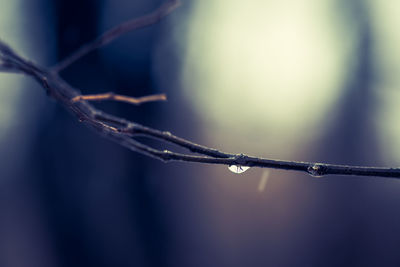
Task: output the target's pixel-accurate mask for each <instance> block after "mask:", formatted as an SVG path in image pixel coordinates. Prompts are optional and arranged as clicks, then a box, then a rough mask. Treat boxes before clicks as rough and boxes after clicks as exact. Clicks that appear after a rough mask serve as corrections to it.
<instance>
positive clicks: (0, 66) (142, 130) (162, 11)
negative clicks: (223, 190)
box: [0, 1, 400, 178]
mask: <svg viewBox="0 0 400 267" xmlns="http://www.w3.org/2000/svg"><path fill="white" fill-rule="evenodd" d="M176 3H177V2H176V1H170V2H167V3H166V4H164V5H163V6H162V7H160V8H159V9H157V10H156V11H155V12H154V13H152V14H150V15H147V16H145V17H142V18H139V19H137V20H133V21H131V22H130V23H128V24H124V25H125V26H122V27H116V28H115V29H120V30H115V32H114V33H110V32H113V31H109V32H108V33H106V34H104V35H103V37H100V38H99V39H97V40H102V41H101V42H99V44H100V45H98V44H96V45H93V43H92V46H91V48H85V49H86V50H85V49H84V50H80V51H84V52H79V51H78V52H77V53H76V54H74V55H77V56H73V57H71V58H70V59H67V61H63V62H62V64H61V65H59V66H61V67H59V68H56V69H46V68H44V67H41V66H38V65H36V64H35V63H32V62H30V61H28V60H25V59H23V58H22V57H20V56H19V55H18V54H17V53H15V52H14V51H13V50H12V49H10V48H9V47H8V46H7V45H6V44H4V43H3V42H1V41H0V71H11V72H14V71H16V72H19V73H23V74H25V75H29V76H31V77H33V78H34V79H35V80H36V81H37V82H38V83H39V84H41V85H42V87H43V88H44V89H45V90H46V91H47V93H48V95H49V96H50V97H52V98H54V99H55V100H56V101H58V102H59V103H60V104H62V105H63V106H64V107H65V108H66V110H68V111H69V112H70V113H72V114H74V115H75V116H76V117H77V118H78V119H79V121H80V122H82V123H83V124H85V125H86V126H88V127H90V128H92V129H93V130H94V131H96V132H97V133H98V134H100V135H103V136H104V137H106V138H108V139H110V140H112V141H114V142H115V143H117V144H119V145H121V146H124V147H127V148H128V149H130V150H133V151H136V152H138V153H141V154H144V155H147V156H150V157H153V158H156V159H159V160H162V161H184V162H197V163H207V164H220V165H228V166H229V165H238V166H249V167H261V168H275V169H282V170H292V171H300V172H306V173H308V174H310V175H312V176H317V177H319V176H323V175H329V174H336V175H358V176H377V177H392V178H400V169H399V168H379V167H364V166H346V165H335V164H325V163H312V162H298V161H285V160H274V159H266V158H259V157H253V156H248V155H244V154H231V153H226V152H221V151H218V150H217V149H213V148H209V147H206V146H202V145H199V144H196V143H194V142H191V141H189V140H186V139H183V138H181V137H177V136H175V135H173V134H171V133H170V132H166V131H160V130H157V129H153V128H150V127H146V126H143V125H140V124H137V123H135V122H131V121H128V120H126V119H123V118H119V117H116V116H113V115H111V114H107V113H105V112H103V111H101V110H98V109H96V108H95V107H94V106H92V105H91V104H90V103H89V102H88V101H103V100H115V101H122V102H128V103H131V104H140V103H143V102H148V101H157V100H164V99H163V97H165V95H155V96H147V97H144V98H132V97H128V96H121V95H115V94H113V93H107V94H97V95H86V96H84V95H81V93H80V92H79V91H78V90H77V89H75V88H73V87H72V86H71V85H69V84H68V83H67V82H65V81H64V80H63V79H62V78H61V77H60V76H59V75H58V73H57V71H58V70H61V69H62V68H63V67H66V66H68V65H69V64H71V63H72V62H73V61H75V60H76V59H78V58H79V57H81V56H83V55H85V54H86V53H88V52H90V51H91V50H93V49H95V48H98V47H100V46H101V45H103V44H105V43H106V41H107V42H109V41H111V40H113V39H114V38H116V37H118V36H120V35H121V34H122V33H125V32H126V31H127V29H129V30H132V29H135V28H139V27H144V26H147V25H150V24H152V23H154V22H155V21H157V20H159V19H160V18H161V17H163V16H165V15H166V14H167V13H169V12H170V11H172V9H174V8H175V5H176ZM127 25H128V26H127ZM143 25H144V26H143ZM121 32H122V33H121ZM104 36H106V37H104ZM107 36H108V37H107ZM102 38H105V39H104V40H103V39H102ZM94 43H95V42H94ZM85 51H86V52H85ZM138 135H140V136H144V137H148V138H155V139H157V140H160V141H162V142H168V143H172V144H175V145H177V146H180V147H183V148H185V149H187V150H189V151H190V152H193V153H197V154H199V155H194V154H190V153H188V154H185V153H176V152H173V151H168V150H159V149H155V148H152V147H150V146H148V145H146V144H143V143H141V142H139V141H137V140H136V139H135V137H137V136H138Z"/></svg>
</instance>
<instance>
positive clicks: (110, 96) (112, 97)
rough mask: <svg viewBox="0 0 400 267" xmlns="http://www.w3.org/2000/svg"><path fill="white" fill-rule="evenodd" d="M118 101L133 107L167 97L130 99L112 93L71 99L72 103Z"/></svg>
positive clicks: (79, 96) (149, 96)
mask: <svg viewBox="0 0 400 267" xmlns="http://www.w3.org/2000/svg"><path fill="white" fill-rule="evenodd" d="M84 100H85V101H106V100H111V101H118V102H125V103H128V104H133V105H140V104H143V103H148V102H154V101H166V100H167V96H166V95H165V94H156V95H147V96H142V97H131V96H125V95H117V94H115V93H113V92H109V93H104V94H93V95H78V96H75V97H73V98H72V99H71V101H72V102H79V101H84Z"/></svg>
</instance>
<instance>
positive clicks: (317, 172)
mask: <svg viewBox="0 0 400 267" xmlns="http://www.w3.org/2000/svg"><path fill="white" fill-rule="evenodd" d="M307 172H308V174H310V175H311V176H313V177H322V176H323V175H324V166H323V165H321V164H313V165H310V166H308V168H307Z"/></svg>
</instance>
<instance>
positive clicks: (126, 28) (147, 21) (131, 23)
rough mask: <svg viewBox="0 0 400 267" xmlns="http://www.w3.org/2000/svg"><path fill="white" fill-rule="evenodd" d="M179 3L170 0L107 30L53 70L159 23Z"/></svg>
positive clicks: (175, 0)
mask: <svg viewBox="0 0 400 267" xmlns="http://www.w3.org/2000/svg"><path fill="white" fill-rule="evenodd" d="M179 5H180V1H179V0H170V1H167V2H166V3H164V4H163V5H161V6H160V7H159V8H157V9H156V10H155V11H153V12H152V13H150V14H148V15H146V16H142V17H140V18H137V19H132V20H128V21H126V22H124V23H122V24H119V25H118V26H116V27H114V28H112V29H110V30H108V31H106V32H105V33H103V34H102V35H101V36H99V37H98V38H97V39H95V40H93V41H92V42H90V43H87V44H85V45H83V46H81V48H79V49H78V50H77V51H75V52H74V53H72V54H71V55H70V56H68V57H67V58H65V59H64V60H62V61H61V62H59V63H58V64H57V65H55V66H54V67H53V71H54V72H60V71H61V70H63V69H65V68H66V67H68V66H69V65H71V64H72V63H74V62H75V61H77V60H78V59H80V58H81V57H83V56H85V55H87V54H88V53H90V52H92V51H94V50H96V49H98V48H100V47H102V46H104V45H106V44H108V43H110V42H112V41H113V40H115V39H116V38H118V37H120V36H121V35H123V34H125V33H127V32H130V31H133V30H137V29H140V28H144V27H147V26H150V25H153V24H155V23H157V22H158V21H159V20H161V19H162V18H164V17H165V16H167V15H168V14H169V13H171V12H172V11H173V10H174V9H176V8H177V7H178V6H179Z"/></svg>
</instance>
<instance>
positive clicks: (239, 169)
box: [228, 165, 250, 173]
mask: <svg viewBox="0 0 400 267" xmlns="http://www.w3.org/2000/svg"><path fill="white" fill-rule="evenodd" d="M249 168H250V167H247V166H242V165H229V167H228V169H229V170H230V171H231V172H234V173H243V172H245V171H247V170H248V169H249Z"/></svg>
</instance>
